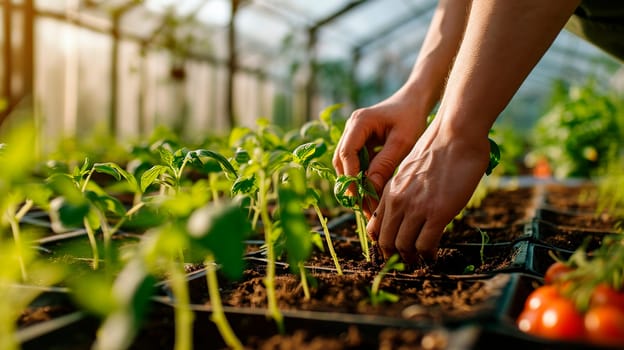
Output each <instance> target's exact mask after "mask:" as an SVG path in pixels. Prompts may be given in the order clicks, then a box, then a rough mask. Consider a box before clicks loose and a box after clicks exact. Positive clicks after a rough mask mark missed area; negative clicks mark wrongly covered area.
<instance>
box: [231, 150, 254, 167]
mask: <svg viewBox="0 0 624 350" xmlns="http://www.w3.org/2000/svg"><path fill="white" fill-rule="evenodd" d="M250 159H251V157H250V156H249V152H247V150H245V149H243V148H240V147H239V148H238V149H237V150H236V153H234V160H235V161H236V163H238V164H245V163H247V162H249V160H250Z"/></svg>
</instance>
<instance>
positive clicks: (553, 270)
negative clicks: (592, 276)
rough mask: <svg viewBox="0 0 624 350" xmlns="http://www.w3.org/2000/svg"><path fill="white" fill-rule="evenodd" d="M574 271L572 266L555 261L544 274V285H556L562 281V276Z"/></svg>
mask: <svg viewBox="0 0 624 350" xmlns="http://www.w3.org/2000/svg"><path fill="white" fill-rule="evenodd" d="M572 270H574V269H573V268H571V267H570V266H568V265H566V264H564V263H562V262H560V261H555V262H554V263H552V264H551V265H550V266H549V267H548V269H547V270H546V273H545V274H544V283H545V284H553V283H556V282H558V281H559V280H560V279H561V277H562V276H564V275H565V274H566V273H568V272H570V271H572Z"/></svg>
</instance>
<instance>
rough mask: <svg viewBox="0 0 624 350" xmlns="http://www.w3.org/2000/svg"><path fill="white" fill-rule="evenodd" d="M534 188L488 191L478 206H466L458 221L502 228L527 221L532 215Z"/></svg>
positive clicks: (477, 225) (470, 225)
mask: <svg viewBox="0 0 624 350" xmlns="http://www.w3.org/2000/svg"><path fill="white" fill-rule="evenodd" d="M533 196H534V189H533V188H532V187H520V188H515V189H497V190H493V191H492V192H490V193H488V195H487V196H486V197H485V198H484V199H483V200H482V201H481V203H480V204H479V206H478V207H474V208H466V209H464V212H463V214H462V217H461V218H459V219H456V220H455V221H456V222H463V224H464V225H465V226H468V227H479V228H484V229H488V228H502V227H508V226H510V225H512V224H516V223H520V222H525V221H527V220H528V218H530V217H531V216H532V214H533V213H532V210H533V208H531V205H532V203H533Z"/></svg>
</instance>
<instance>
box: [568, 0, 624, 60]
mask: <svg viewBox="0 0 624 350" xmlns="http://www.w3.org/2000/svg"><path fill="white" fill-rule="evenodd" d="M565 28H566V29H567V30H569V31H570V32H572V33H574V34H576V35H578V36H580V37H581V38H583V39H586V40H587V41H589V42H591V43H592V44H594V45H596V46H597V47H599V48H601V49H602V50H604V51H605V52H607V53H609V54H611V55H613V56H614V57H616V58H618V59H619V60H620V61H624V1H619V0H584V1H583V2H581V5H580V6H579V7H578V8H577V9H576V11H575V12H574V15H573V16H572V17H571V18H570V20H569V21H568V23H567V24H566V26H565Z"/></svg>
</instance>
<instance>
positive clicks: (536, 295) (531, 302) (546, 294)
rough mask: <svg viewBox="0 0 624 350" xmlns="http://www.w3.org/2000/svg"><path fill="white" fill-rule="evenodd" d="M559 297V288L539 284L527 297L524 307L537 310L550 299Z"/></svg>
mask: <svg viewBox="0 0 624 350" xmlns="http://www.w3.org/2000/svg"><path fill="white" fill-rule="evenodd" d="M559 298H561V295H560V294H559V290H558V288H557V287H556V286H555V285H552V284H551V285H546V286H541V287H538V288H537V289H535V290H534V291H533V292H531V294H529V296H528V297H527V299H526V301H525V303H524V308H525V309H529V310H537V309H539V308H541V307H543V306H544V305H548V303H550V302H551V301H552V300H555V299H559Z"/></svg>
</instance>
